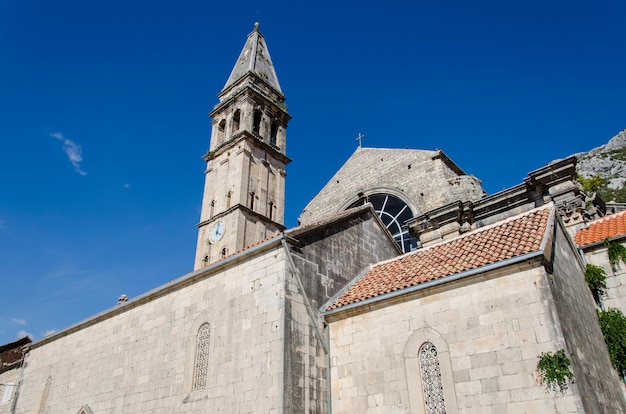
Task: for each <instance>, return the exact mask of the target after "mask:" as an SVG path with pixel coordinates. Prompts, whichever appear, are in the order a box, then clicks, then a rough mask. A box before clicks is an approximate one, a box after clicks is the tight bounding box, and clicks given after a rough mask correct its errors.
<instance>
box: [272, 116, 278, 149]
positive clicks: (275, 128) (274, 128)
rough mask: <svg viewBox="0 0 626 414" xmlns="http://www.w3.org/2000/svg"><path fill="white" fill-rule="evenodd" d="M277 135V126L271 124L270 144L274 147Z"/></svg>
mask: <svg viewBox="0 0 626 414" xmlns="http://www.w3.org/2000/svg"><path fill="white" fill-rule="evenodd" d="M277 134H278V124H277V123H276V122H272V126H271V128H270V144H274V145H276V135H277Z"/></svg>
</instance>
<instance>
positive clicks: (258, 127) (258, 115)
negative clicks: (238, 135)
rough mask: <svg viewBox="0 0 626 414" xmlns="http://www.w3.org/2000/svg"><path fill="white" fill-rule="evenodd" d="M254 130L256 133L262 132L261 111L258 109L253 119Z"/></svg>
mask: <svg viewBox="0 0 626 414" xmlns="http://www.w3.org/2000/svg"><path fill="white" fill-rule="evenodd" d="M252 132H254V133H255V134H260V133H261V111H259V110H258V109H255V110H254V116H253V119H252Z"/></svg>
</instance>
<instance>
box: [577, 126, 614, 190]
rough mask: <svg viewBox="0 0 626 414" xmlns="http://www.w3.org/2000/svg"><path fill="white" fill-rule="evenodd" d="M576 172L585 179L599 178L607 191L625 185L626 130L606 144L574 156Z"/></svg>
mask: <svg viewBox="0 0 626 414" xmlns="http://www.w3.org/2000/svg"><path fill="white" fill-rule="evenodd" d="M574 155H575V156H576V159H577V165H576V170H577V172H578V174H580V175H582V176H583V177H585V178H591V177H594V176H600V177H601V178H603V179H604V180H605V183H606V187H607V188H608V189H613V190H620V189H622V188H624V184H625V183H626V129H624V130H622V131H621V132H619V133H618V134H617V135H615V136H614V137H613V138H611V139H610V140H609V142H607V143H606V144H604V145H602V146H599V147H598V148H594V149H592V150H591V151H587V152H580V153H578V154H574ZM606 201H609V200H606Z"/></svg>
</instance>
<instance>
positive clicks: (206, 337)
mask: <svg viewBox="0 0 626 414" xmlns="http://www.w3.org/2000/svg"><path fill="white" fill-rule="evenodd" d="M210 341H211V325H209V324H208V323H204V324H202V326H200V329H198V337H197V339H196V363H195V365H194V370H193V390H194V391H201V390H204V389H206V387H207V379H208V377H209V345H210Z"/></svg>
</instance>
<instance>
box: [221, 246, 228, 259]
mask: <svg viewBox="0 0 626 414" xmlns="http://www.w3.org/2000/svg"><path fill="white" fill-rule="evenodd" d="M226 253H227V250H226V247H222V259H223V258H225V257H226Z"/></svg>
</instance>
